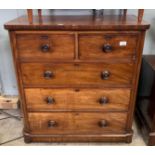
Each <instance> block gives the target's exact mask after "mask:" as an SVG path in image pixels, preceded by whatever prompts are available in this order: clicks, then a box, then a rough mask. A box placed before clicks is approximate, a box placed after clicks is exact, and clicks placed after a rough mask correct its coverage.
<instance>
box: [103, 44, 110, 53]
mask: <svg viewBox="0 0 155 155" xmlns="http://www.w3.org/2000/svg"><path fill="white" fill-rule="evenodd" d="M112 49H113V48H112V46H111V45H109V44H106V45H104V46H103V48H102V50H103V52H105V53H109V52H112Z"/></svg>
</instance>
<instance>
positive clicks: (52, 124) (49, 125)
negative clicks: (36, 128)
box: [47, 120, 58, 128]
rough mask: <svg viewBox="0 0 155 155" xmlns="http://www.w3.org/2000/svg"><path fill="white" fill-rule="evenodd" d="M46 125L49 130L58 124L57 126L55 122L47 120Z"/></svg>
mask: <svg viewBox="0 0 155 155" xmlns="http://www.w3.org/2000/svg"><path fill="white" fill-rule="evenodd" d="M47 125H48V127H49V128H54V127H56V126H57V125H58V124H57V122H56V121H53V120H49V121H48V124H47Z"/></svg>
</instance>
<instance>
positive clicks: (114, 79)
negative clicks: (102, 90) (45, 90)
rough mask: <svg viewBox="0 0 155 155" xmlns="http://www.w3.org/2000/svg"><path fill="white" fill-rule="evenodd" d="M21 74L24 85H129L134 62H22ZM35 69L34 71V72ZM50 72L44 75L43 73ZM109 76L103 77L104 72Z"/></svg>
mask: <svg viewBox="0 0 155 155" xmlns="http://www.w3.org/2000/svg"><path fill="white" fill-rule="evenodd" d="M20 67H21V76H22V79H23V84H24V85H25V86H30V85H31V86H41V87H44V86H49V85H55V86H61V85H67V86H71V85H79V86H80V85H89V86H91V85H95V86H101V85H102V86H111V87H112V86H114V85H115V86H120V85H127V86H129V85H131V84H132V80H133V79H132V75H133V70H134V68H133V67H134V64H127V63H126V64H102V63H91V64H87V63H74V64H73V63H22V64H21V65H20ZM34 71H35V72H34ZM46 72H47V73H48V72H49V73H51V77H46V76H45V73H46ZM106 72H108V73H109V76H108V77H107V78H105V79H104V74H105V76H106Z"/></svg>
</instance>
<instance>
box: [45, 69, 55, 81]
mask: <svg viewBox="0 0 155 155" xmlns="http://www.w3.org/2000/svg"><path fill="white" fill-rule="evenodd" d="M53 77H54V73H53V72H51V71H45V72H44V78H45V79H51V78H53Z"/></svg>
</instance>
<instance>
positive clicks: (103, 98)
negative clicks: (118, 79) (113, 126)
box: [99, 96, 109, 105]
mask: <svg viewBox="0 0 155 155" xmlns="http://www.w3.org/2000/svg"><path fill="white" fill-rule="evenodd" d="M99 103H100V104H101V105H104V104H107V103H109V99H108V98H107V97H106V96H103V97H101V98H100V99H99Z"/></svg>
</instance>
